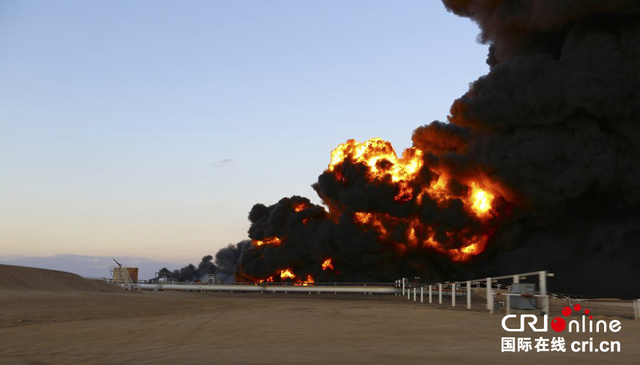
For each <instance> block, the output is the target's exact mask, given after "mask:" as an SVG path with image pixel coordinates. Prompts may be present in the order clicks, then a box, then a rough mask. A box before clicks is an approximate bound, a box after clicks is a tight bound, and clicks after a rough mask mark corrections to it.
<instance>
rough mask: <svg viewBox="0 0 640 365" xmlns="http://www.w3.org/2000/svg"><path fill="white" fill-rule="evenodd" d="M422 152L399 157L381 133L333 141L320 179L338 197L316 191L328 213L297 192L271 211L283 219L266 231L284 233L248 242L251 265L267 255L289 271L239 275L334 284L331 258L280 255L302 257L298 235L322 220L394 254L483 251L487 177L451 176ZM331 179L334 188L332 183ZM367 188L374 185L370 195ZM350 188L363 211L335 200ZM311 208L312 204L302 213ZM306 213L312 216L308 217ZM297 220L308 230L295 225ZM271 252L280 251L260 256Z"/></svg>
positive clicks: (489, 220)
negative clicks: (360, 200) (312, 222)
mask: <svg viewBox="0 0 640 365" xmlns="http://www.w3.org/2000/svg"><path fill="white" fill-rule="evenodd" d="M427 153H429V152H428V151H422V150H419V149H418V148H416V147H412V148H409V149H406V150H405V151H404V152H403V153H402V156H401V157H398V156H397V155H396V153H395V151H394V150H393V147H392V146H391V143H389V142H387V141H384V140H382V139H380V138H373V139H370V140H368V141H365V142H362V143H360V142H357V141H355V140H349V141H347V142H346V143H343V144H341V145H339V146H338V147H337V148H336V149H334V150H333V151H332V152H331V162H330V163H329V166H328V167H327V170H326V171H325V174H324V175H325V179H327V180H326V181H328V182H326V184H329V185H327V186H329V190H328V192H329V193H330V194H331V193H335V191H334V190H337V191H338V192H339V193H338V195H337V196H335V195H332V196H323V195H322V194H321V197H322V198H323V200H325V202H327V203H328V204H327V205H328V206H329V212H327V213H326V215H321V213H320V215H318V212H321V209H317V208H320V207H319V206H316V205H314V204H311V203H310V202H309V201H308V200H307V199H303V198H300V197H294V198H291V199H289V198H286V199H284V200H282V201H281V203H283V204H286V205H284V206H283V207H285V208H284V209H278V210H277V212H278V213H277V214H278V217H280V218H278V219H282V221H281V222H282V223H279V224H278V225H275V226H273V230H272V231H271V232H282V233H279V234H278V236H270V237H267V238H262V239H261V240H257V239H253V240H252V247H253V248H254V249H255V250H256V251H255V252H254V253H253V256H252V257H253V259H252V260H255V261H253V262H256V261H259V260H263V259H264V258H265V257H267V256H269V257H271V260H273V261H274V265H272V266H271V267H280V268H282V267H283V265H287V266H285V267H288V268H286V269H274V270H273V271H272V272H271V273H270V274H269V275H270V276H268V277H266V278H265V277H264V276H262V275H263V274H264V271H263V270H264V269H263V267H264V266H261V267H260V269H259V270H257V271H256V272H260V276H259V277H258V278H254V277H253V276H252V275H251V272H249V273H245V272H243V270H242V269H241V270H240V271H239V273H240V275H241V276H240V278H241V280H242V279H244V280H251V281H254V282H255V281H257V282H273V281H293V282H294V285H309V284H313V283H314V282H315V280H314V277H313V275H316V276H317V275H320V276H318V277H322V279H321V280H331V281H334V280H335V278H336V277H339V276H340V275H341V273H340V272H338V271H336V270H335V268H334V263H333V258H332V257H327V256H324V258H323V259H321V260H320V261H316V260H318V259H316V257H317V256H316V255H307V256H303V257H302V256H298V257H301V258H302V260H300V261H298V262H296V263H290V262H282V261H279V259H278V258H279V257H281V256H280V255H281V253H282V252H291V251H286V250H295V252H296V254H297V255H300V252H301V251H300V250H301V249H303V250H304V249H305V248H304V246H305V245H307V244H308V241H307V240H308V238H301V237H309V236H308V234H309V233H311V232H315V231H314V230H315V229H319V227H322V226H323V225H324V226H327V225H328V226H329V227H330V226H331V225H332V224H333V225H340V224H349V225H350V226H351V227H357V229H358V230H359V231H361V232H365V233H367V234H366V235H365V236H364V237H366V238H364V239H365V240H371V239H373V240H377V241H378V242H379V243H381V244H383V246H382V247H384V245H386V246H388V247H391V248H392V249H393V252H394V254H399V255H405V254H406V255H410V254H412V253H415V252H419V251H424V252H427V253H431V254H435V255H441V256H445V257H447V258H449V260H451V261H453V262H466V261H468V260H470V259H471V258H473V257H474V256H477V255H479V254H481V253H482V252H484V251H485V249H486V247H487V243H488V241H489V238H490V237H491V235H492V234H493V232H495V229H496V228H495V227H497V222H498V221H499V214H498V213H499V211H500V208H498V207H497V203H496V196H495V195H494V193H492V192H491V191H489V189H487V188H486V187H485V185H483V184H482V183H481V181H485V179H486V177H482V176H477V178H472V177H470V176H469V175H465V176H464V178H460V177H457V176H456V175H455V174H454V173H453V172H451V171H444V170H443V167H441V166H439V165H438V164H437V163H433V161H432V160H433V159H430V158H428V157H426V154H427ZM427 161H429V163H428V164H427ZM363 178H364V179H363ZM331 179H333V180H331ZM331 181H333V182H335V186H333V185H330V184H332V182H331ZM369 188H371V189H378V190H376V192H372V193H370V192H369V190H367V189H369ZM331 189H333V190H331ZM340 189H345V190H340ZM352 190H355V191H358V192H359V193H360V194H363V195H364V196H365V199H370V200H368V201H367V203H366V204H363V205H362V206H363V207H365V209H363V210H352V209H353V208H350V204H351V203H350V202H347V204H345V202H343V201H341V199H351V198H350V197H348V196H347V195H348V194H344V193H343V191H344V192H347V191H352ZM319 193H320V192H319ZM340 194H342V195H340ZM367 194H371V195H370V196H368V195H367ZM384 194H386V195H384ZM374 196H375V198H373V197H374ZM325 198H326V199H325ZM354 206H358V205H354ZM263 207H264V206H263ZM311 207H314V209H313V210H309V211H307V209H308V208H311ZM264 208H266V207H264ZM260 209H261V210H260V211H259V212H258V213H257V214H263V213H261V212H264V210H263V208H260ZM269 209H270V208H269ZM312 212H313V214H314V215H310V213H312ZM268 214H271V213H268ZM283 214H284V215H283ZM287 214H296V216H295V219H291V218H288V217H289V216H288V215H287ZM298 214H300V215H302V214H305V215H306V216H302V217H301V216H300V215H298ZM292 217H293V216H292ZM271 218H272V216H269V215H267V216H265V219H266V220H265V221H263V222H264V224H266V225H270V224H273V223H272V221H271V220H270V219H271ZM310 219H314V220H315V219H317V220H320V222H323V221H322V220H326V223H324V222H323V223H322V224H317V225H310V224H308V223H309V222H310ZM273 222H275V221H273ZM296 222H299V223H296ZM320 222H319V223H320ZM345 222H347V223H345ZM349 222H350V223H349ZM296 224H300V227H308V228H299V227H298V226H296ZM305 229H309V231H305ZM290 232H295V233H296V236H293V235H291V236H290V235H289V234H290ZM327 244H329V243H327ZM315 245H316V246H315V247H322V246H321V245H320V246H318V244H317V243H315ZM278 246H280V247H278ZM276 249H277V250H280V251H277V252H275V251H271V252H270V253H269V255H267V254H266V253H267V252H268V251H269V250H276ZM283 249H284V250H285V251H282V250H283ZM332 256H333V255H332ZM341 262H342V261H341ZM320 269H321V271H320ZM312 274H313V275H312ZM261 276H262V277H261ZM303 278H305V279H303Z"/></svg>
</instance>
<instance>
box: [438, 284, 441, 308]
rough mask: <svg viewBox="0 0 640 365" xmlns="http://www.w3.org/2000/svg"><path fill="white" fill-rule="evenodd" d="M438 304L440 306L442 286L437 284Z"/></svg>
mask: <svg viewBox="0 0 640 365" xmlns="http://www.w3.org/2000/svg"><path fill="white" fill-rule="evenodd" d="M438 303H439V304H442V284H438Z"/></svg>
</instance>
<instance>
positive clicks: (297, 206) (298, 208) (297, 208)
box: [293, 202, 308, 213]
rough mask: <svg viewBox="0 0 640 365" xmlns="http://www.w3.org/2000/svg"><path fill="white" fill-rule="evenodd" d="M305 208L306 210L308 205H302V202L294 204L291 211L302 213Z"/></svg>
mask: <svg viewBox="0 0 640 365" xmlns="http://www.w3.org/2000/svg"><path fill="white" fill-rule="evenodd" d="M307 208H308V205H307V204H306V203H304V202H301V203H296V204H294V205H293V211H294V212H296V213H297V212H302V211H303V210H305V209H307Z"/></svg>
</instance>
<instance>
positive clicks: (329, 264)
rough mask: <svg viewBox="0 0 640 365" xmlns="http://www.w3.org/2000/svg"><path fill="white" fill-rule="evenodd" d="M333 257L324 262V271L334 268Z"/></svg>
mask: <svg viewBox="0 0 640 365" xmlns="http://www.w3.org/2000/svg"><path fill="white" fill-rule="evenodd" d="M333 269H334V267H333V259H331V258H328V259H326V260H324V261H323V262H322V271H327V270H333Z"/></svg>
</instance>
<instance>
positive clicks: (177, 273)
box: [158, 255, 218, 282]
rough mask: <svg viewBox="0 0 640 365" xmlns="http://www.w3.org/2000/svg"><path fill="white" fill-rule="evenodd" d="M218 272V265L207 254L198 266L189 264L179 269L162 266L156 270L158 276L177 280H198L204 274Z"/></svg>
mask: <svg viewBox="0 0 640 365" xmlns="http://www.w3.org/2000/svg"><path fill="white" fill-rule="evenodd" d="M217 272H218V267H216V265H215V264H214V263H213V256H211V255H207V256H204V257H203V258H202V260H201V261H200V263H199V264H198V267H195V266H193V264H189V265H187V266H185V267H183V268H181V269H179V270H178V269H176V270H173V271H171V270H169V269H167V268H166V267H163V268H162V269H160V271H159V272H158V277H159V278H167V279H173V280H177V281H192V282H195V281H200V280H201V279H202V278H204V277H205V276H206V275H213V274H216V273H217Z"/></svg>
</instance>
